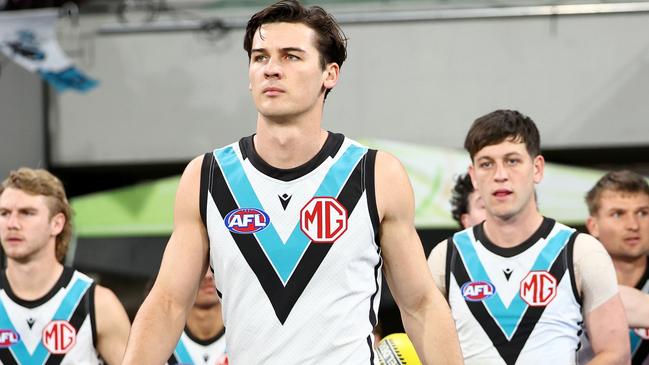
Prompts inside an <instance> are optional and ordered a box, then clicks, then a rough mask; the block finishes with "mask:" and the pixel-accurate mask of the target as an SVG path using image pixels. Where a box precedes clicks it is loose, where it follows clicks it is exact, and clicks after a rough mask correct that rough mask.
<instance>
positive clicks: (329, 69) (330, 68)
mask: <svg viewBox="0 0 649 365" xmlns="http://www.w3.org/2000/svg"><path fill="white" fill-rule="evenodd" d="M322 73H323V75H324V80H323V83H322V84H323V86H324V88H325V89H333V88H334V86H336V84H337V83H338V77H339V76H340V66H338V64H337V63H335V62H332V63H329V64H327V65H326V66H325V69H324V70H323V71H322Z"/></svg>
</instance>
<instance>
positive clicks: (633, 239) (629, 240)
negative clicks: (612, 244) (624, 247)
mask: <svg viewBox="0 0 649 365" xmlns="http://www.w3.org/2000/svg"><path fill="white" fill-rule="evenodd" d="M624 242H625V243H628V244H631V245H636V244H639V243H640V236H629V237H624Z"/></svg>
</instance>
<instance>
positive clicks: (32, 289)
mask: <svg viewBox="0 0 649 365" xmlns="http://www.w3.org/2000/svg"><path fill="white" fill-rule="evenodd" d="M62 272H63V265H61V264H60V263H59V262H58V261H56V259H55V258H54V257H52V258H51V259H49V258H43V259H39V260H31V261H29V262H17V261H14V260H11V259H9V260H7V271H6V274H7V280H8V281H9V285H10V286H11V290H12V291H13V292H14V294H15V295H16V296H18V297H19V298H21V299H24V300H36V299H39V298H41V297H43V296H44V295H45V294H47V292H49V291H50V290H51V289H52V287H53V286H54V284H56V282H57V281H58V280H59V277H60V276H61V273H62Z"/></svg>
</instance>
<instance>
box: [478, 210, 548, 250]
mask: <svg viewBox="0 0 649 365" xmlns="http://www.w3.org/2000/svg"><path fill="white" fill-rule="evenodd" d="M541 223H543V216H542V215H541V213H539V211H538V210H537V209H536V205H534V204H530V205H528V207H527V208H525V210H523V211H521V212H519V213H518V214H516V215H514V216H512V217H509V218H507V219H501V218H498V217H495V216H493V215H490V214H487V219H486V221H485V224H484V230H485V234H486V235H487V237H488V238H489V240H490V241H491V242H492V243H493V244H494V245H496V246H499V247H503V248H511V247H515V246H518V245H519V244H521V243H523V242H525V240H527V239H528V238H530V237H531V236H532V235H533V234H534V232H536V230H538V229H539V227H540V226H541Z"/></svg>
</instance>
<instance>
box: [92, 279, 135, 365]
mask: <svg viewBox="0 0 649 365" xmlns="http://www.w3.org/2000/svg"><path fill="white" fill-rule="evenodd" d="M95 318H96V322H97V351H98V352H99V354H100V355H101V357H102V358H103V359H104V360H105V361H106V363H107V364H108V365H116V364H119V363H120V362H121V361H122V357H123V356H124V349H125V348H126V340H127V339H128V331H129V329H130V328H131V323H130V322H129V319H128V315H126V311H125V310H124V307H123V306H122V303H120V301H119V299H117V297H116V296H115V294H113V292H112V291H110V289H107V288H104V287H102V286H99V285H97V286H96V287H95Z"/></svg>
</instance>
